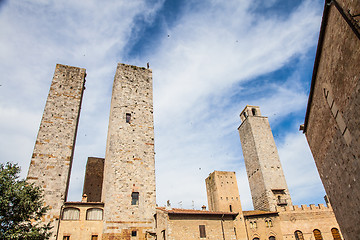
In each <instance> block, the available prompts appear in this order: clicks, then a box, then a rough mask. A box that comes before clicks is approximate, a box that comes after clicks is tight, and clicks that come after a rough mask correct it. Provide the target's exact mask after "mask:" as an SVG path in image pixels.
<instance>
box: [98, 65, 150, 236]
mask: <svg viewBox="0 0 360 240" xmlns="http://www.w3.org/2000/svg"><path fill="white" fill-rule="evenodd" d="M152 96H153V94H152V72H151V70H150V69H145V68H140V67H136V66H130V65H125V64H120V63H119V64H118V66H117V70H116V74H115V78H114V85H113V93H112V99H111V107H110V119H109V129H108V137H107V144H106V154H105V166H104V183H103V191H102V200H103V201H104V203H105V208H104V228H103V239H104V240H108V239H112V240H116V239H130V238H131V239H145V238H146V237H147V238H149V236H150V235H151V233H152V232H154V227H155V226H154V222H155V221H154V214H155V207H156V193H155V188H156V187H155V153H154V120H153V100H152Z"/></svg>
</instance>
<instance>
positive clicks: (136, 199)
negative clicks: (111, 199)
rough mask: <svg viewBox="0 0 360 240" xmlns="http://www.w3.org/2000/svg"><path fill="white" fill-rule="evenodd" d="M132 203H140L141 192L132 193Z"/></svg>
mask: <svg viewBox="0 0 360 240" xmlns="http://www.w3.org/2000/svg"><path fill="white" fill-rule="evenodd" d="M131 205H139V193H138V192H133V193H131Z"/></svg>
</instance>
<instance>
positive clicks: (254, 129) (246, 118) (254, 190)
mask: <svg viewBox="0 0 360 240" xmlns="http://www.w3.org/2000/svg"><path fill="white" fill-rule="evenodd" d="M240 118H241V121H242V123H241V125H240V127H239V128H238V130H239V134H240V140H241V146H242V150H243V155H244V160H245V166H246V172H247V175H248V179H249V184H250V190H251V196H252V200H253V204H254V209H255V210H267V211H275V210H276V206H287V205H292V203H291V198H290V193H289V190H288V187H287V184H286V180H285V176H284V172H283V170H282V167H281V163H280V159H279V154H278V151H277V148H276V145H275V141H274V137H273V135H272V132H271V128H270V124H269V121H268V118H267V117H264V116H261V113H260V108H259V107H257V106H249V105H247V106H246V107H245V109H244V110H243V111H242V112H241V114H240Z"/></svg>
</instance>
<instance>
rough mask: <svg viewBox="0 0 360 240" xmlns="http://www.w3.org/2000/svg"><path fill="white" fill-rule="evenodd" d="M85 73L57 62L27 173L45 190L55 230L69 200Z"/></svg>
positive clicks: (49, 218) (49, 219)
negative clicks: (68, 191)
mask: <svg viewBox="0 0 360 240" xmlns="http://www.w3.org/2000/svg"><path fill="white" fill-rule="evenodd" d="M85 76H86V73H85V69H83V68H77V67H70V66H65V65H60V64H57V65H56V69H55V73H54V77H53V80H52V83H51V87H50V91H49V95H48V98H47V102H46V106H45V110H44V114H43V117H42V120H41V124H40V129H39V133H38V136H37V139H36V143H35V147H34V153H33V155H32V159H31V163H30V168H29V172H28V176H27V181H28V182H34V183H35V184H37V185H38V186H41V187H42V188H43V190H44V201H45V204H46V205H49V207H50V210H49V211H48V213H47V215H46V216H45V221H50V222H52V225H53V226H54V228H53V229H54V231H56V230H57V224H58V220H59V216H60V208H61V206H62V205H63V203H64V202H65V201H66V195H67V189H68V184H69V175H70V169H71V164H72V158H73V152H74V144H75V138H76V130H77V126H78V121H79V114H80V106H81V100H82V95H83V91H84V89H85V87H84V85H85ZM54 238H55V235H53V239H54Z"/></svg>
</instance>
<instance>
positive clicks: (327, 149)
mask: <svg viewBox="0 0 360 240" xmlns="http://www.w3.org/2000/svg"><path fill="white" fill-rule="evenodd" d="M337 2H338V4H339V6H340V7H341V8H342V9H343V11H344V13H345V15H346V18H348V19H351V17H350V15H349V12H348V10H349V11H350V13H351V14H358V13H360V4H359V1H357V0H338V1H337ZM324 13H326V14H324V18H323V22H322V29H323V32H322V33H321V35H323V41H322V42H321V41H320V42H319V45H318V54H319V61H318V64H317V68H316V65H315V68H314V71H315V72H314V74H316V78H315V79H313V81H314V82H313V83H312V84H313V86H314V87H313V89H312V92H311V94H312V101H311V102H309V105H308V109H309V110H310V112H309V114H308V115H307V119H308V120H307V125H306V126H305V127H306V129H305V130H306V132H305V134H306V138H307V140H308V143H309V146H310V148H311V151H312V153H313V156H314V159H315V163H316V166H317V168H318V171H319V173H320V177H321V180H322V182H323V184H324V187H325V190H326V193H327V195H328V197H329V200H330V202H331V204H332V207H333V209H334V212H335V216H336V218H337V220H338V222H339V225H340V227H341V230H342V232H343V234H344V237H345V239H357V238H359V235H360V225H359V224H358V223H359V216H360V179H359V176H360V175H359V172H360V161H359V160H360V127H359V126H360V110H359V109H360V71H359V62H360V40H359V39H358V38H357V36H356V35H355V34H354V32H353V30H352V29H351V28H350V26H349V25H348V23H347V22H346V21H345V19H344V17H343V16H342V15H341V14H340V12H339V10H338V9H337V8H336V6H335V4H334V3H332V4H331V5H326V6H325V12H324ZM326 16H327V17H326ZM357 24H358V23H357ZM358 30H359V28H358ZM316 69H317V71H316ZM324 91H325V92H326V91H327V92H329V94H328V96H327V95H326V94H324ZM329 96H330V97H329ZM330 101H333V103H332V104H330V103H329V102H330ZM334 106H335V108H334ZM336 112H337V114H335V113H336Z"/></svg>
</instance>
